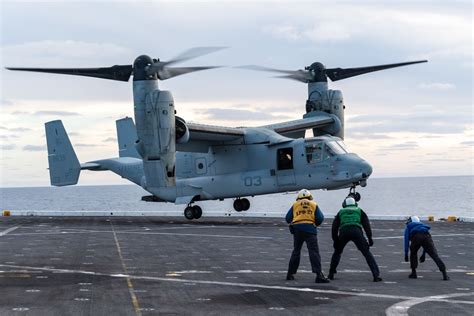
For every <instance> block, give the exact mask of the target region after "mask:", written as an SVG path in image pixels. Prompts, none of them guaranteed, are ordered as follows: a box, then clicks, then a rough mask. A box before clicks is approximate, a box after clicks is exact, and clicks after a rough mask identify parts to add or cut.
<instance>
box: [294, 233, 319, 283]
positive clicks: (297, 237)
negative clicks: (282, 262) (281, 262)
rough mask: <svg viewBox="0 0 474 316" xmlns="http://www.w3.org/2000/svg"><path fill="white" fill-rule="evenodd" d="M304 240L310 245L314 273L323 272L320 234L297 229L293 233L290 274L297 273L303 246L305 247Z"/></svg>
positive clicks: (309, 251) (310, 257)
mask: <svg viewBox="0 0 474 316" xmlns="http://www.w3.org/2000/svg"><path fill="white" fill-rule="evenodd" d="M304 242H306V246H307V247H308V253H309V261H310V262H311V270H312V271H313V273H321V256H320V255H319V247H318V235H316V234H310V233H307V232H304V231H301V230H298V229H295V232H294V234H293V252H292V253H291V258H290V262H289V264H288V274H295V273H296V271H298V267H299V265H300V257H301V247H303V243H304Z"/></svg>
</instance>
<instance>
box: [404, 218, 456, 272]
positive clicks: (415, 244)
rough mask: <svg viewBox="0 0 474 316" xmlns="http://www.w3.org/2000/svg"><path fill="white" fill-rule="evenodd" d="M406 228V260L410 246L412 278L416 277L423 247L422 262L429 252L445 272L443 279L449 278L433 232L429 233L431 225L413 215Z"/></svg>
mask: <svg viewBox="0 0 474 316" xmlns="http://www.w3.org/2000/svg"><path fill="white" fill-rule="evenodd" d="M406 224H407V225H406V228H405V238H404V239H405V262H408V247H410V268H411V274H410V275H409V276H408V277H409V278H410V279H416V278H417V275H416V268H417V267H418V257H417V256H418V249H420V247H423V254H422V255H421V257H420V262H424V261H425V253H428V254H429V255H430V257H431V258H432V259H433V261H434V262H435V263H436V265H437V266H438V269H439V271H441V273H442V274H443V280H445V281H447V280H449V277H448V274H447V273H446V266H445V265H444V262H443V261H442V260H441V258H440V257H439V256H438V252H437V251H436V247H435V245H434V242H433V239H432V238H431V234H430V233H429V230H430V228H431V227H430V226H428V225H426V224H423V223H421V222H420V219H419V218H418V216H411V217H410V218H409V219H408V221H407V223H406Z"/></svg>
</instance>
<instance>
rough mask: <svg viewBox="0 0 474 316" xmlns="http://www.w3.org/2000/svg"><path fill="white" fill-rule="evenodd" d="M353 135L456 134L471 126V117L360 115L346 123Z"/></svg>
mask: <svg viewBox="0 0 474 316" xmlns="http://www.w3.org/2000/svg"><path fill="white" fill-rule="evenodd" d="M346 122H347V123H348V125H349V124H350V125H351V126H350V127H348V128H346V132H347V134H348V135H349V134H353V133H402V132H411V133H427V134H457V133H462V132H464V131H465V130H466V129H467V128H468V126H470V125H471V124H472V121H471V116H470V115H468V114H466V113H463V112H462V111H459V112H455V113H444V112H439V111H438V112H430V113H411V114H394V115H360V116H357V117H352V118H349V119H347V121H346Z"/></svg>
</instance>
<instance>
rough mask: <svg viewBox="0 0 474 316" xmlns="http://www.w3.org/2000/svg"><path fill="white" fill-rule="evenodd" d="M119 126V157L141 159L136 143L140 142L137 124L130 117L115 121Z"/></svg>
mask: <svg viewBox="0 0 474 316" xmlns="http://www.w3.org/2000/svg"><path fill="white" fill-rule="evenodd" d="M115 123H116V125H117V141H118V146H119V157H133V158H138V159H141V158H142V157H140V155H139V154H138V152H137V150H136V149H135V143H136V141H137V140H138V137H137V130H136V128H135V124H134V123H133V120H132V119H131V118H130V117H126V118H123V119H120V120H117V121H115Z"/></svg>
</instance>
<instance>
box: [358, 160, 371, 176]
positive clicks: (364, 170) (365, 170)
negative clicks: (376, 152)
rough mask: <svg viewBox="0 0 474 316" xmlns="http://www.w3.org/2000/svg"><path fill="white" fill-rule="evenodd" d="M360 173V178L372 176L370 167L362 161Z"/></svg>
mask: <svg viewBox="0 0 474 316" xmlns="http://www.w3.org/2000/svg"><path fill="white" fill-rule="evenodd" d="M360 171H361V172H362V178H368V177H370V175H371V174H372V166H371V165H370V164H369V163H368V162H367V161H365V160H364V159H361V162H360Z"/></svg>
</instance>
